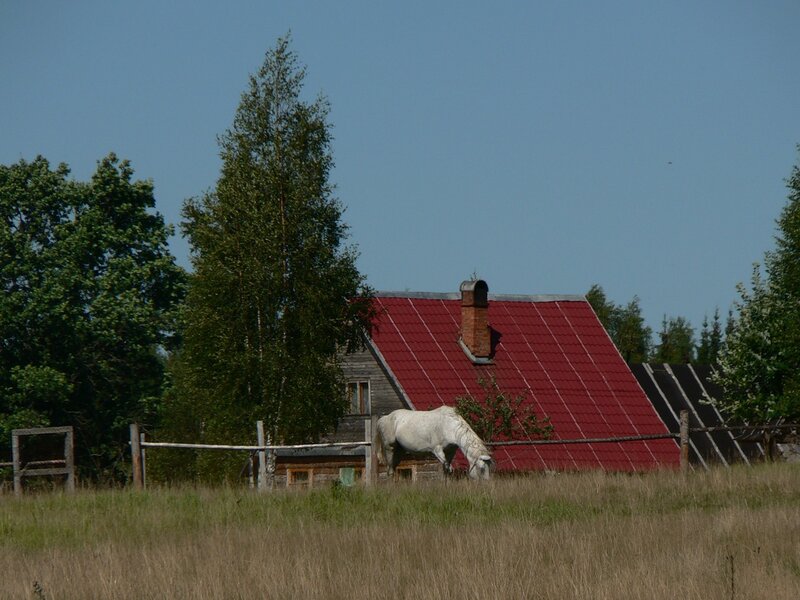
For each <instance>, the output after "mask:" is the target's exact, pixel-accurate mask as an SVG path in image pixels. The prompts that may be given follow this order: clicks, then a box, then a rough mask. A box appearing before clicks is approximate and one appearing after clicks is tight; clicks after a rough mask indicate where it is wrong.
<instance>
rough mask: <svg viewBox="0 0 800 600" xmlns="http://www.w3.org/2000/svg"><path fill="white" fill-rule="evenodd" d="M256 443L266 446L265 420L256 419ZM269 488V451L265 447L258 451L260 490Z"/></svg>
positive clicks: (263, 490)
mask: <svg viewBox="0 0 800 600" xmlns="http://www.w3.org/2000/svg"><path fill="white" fill-rule="evenodd" d="M256 443H257V444H258V445H259V446H264V445H265V442H264V421H256ZM266 490H267V451H266V450H264V449H263V448H262V449H261V450H259V451H258V491H259V492H265V491H266Z"/></svg>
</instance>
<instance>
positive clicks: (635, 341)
mask: <svg viewBox="0 0 800 600" xmlns="http://www.w3.org/2000/svg"><path fill="white" fill-rule="evenodd" d="M586 300H587V302H589V304H591V306H592V309H593V310H594V312H595V314H596V315H597V318H598V319H599V320H600V323H601V324H602V325H603V327H605V329H606V331H607V332H608V335H609V337H610V338H611V340H612V341H613V342H614V345H616V347H617V349H618V350H619V352H620V354H622V357H623V358H624V359H625V360H626V361H627V362H630V363H641V362H645V361H647V359H648V356H649V355H650V338H651V336H652V330H651V329H650V328H649V327H647V326H646V325H645V324H644V317H643V316H642V309H641V306H640V305H639V298H638V296H634V297H633V299H632V300H631V301H630V302H628V304H627V305H625V306H618V305H616V304H615V303H614V302H612V301H611V300H608V299H607V297H606V294H605V292H604V291H603V288H602V287H601V286H600V285H598V284H593V285H592V287H591V288H589V291H588V292H587V293H586Z"/></svg>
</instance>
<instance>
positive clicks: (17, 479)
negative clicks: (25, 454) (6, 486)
mask: <svg viewBox="0 0 800 600" xmlns="http://www.w3.org/2000/svg"><path fill="white" fill-rule="evenodd" d="M11 455H12V458H11V460H12V461H13V462H14V466H13V469H14V495H15V496H21V495H22V462H21V459H20V455H19V436H18V435H14V434H12V437H11Z"/></svg>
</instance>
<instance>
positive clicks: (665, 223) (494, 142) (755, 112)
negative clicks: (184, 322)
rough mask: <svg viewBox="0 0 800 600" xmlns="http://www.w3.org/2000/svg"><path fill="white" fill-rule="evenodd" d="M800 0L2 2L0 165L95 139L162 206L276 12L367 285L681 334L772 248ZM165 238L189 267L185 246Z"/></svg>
mask: <svg viewBox="0 0 800 600" xmlns="http://www.w3.org/2000/svg"><path fill="white" fill-rule="evenodd" d="M798 23H800V3H798V2H796V0H787V1H777V0H776V1H770V2H739V1H735V0H732V1H706V2H694V1H681V0H678V1H673V2H668V3H655V2H577V1H575V2H566V1H565V2H555V1H553V2H498V3H484V2H402V3H394V4H390V3H377V2H348V3H343V2H341V3H334V2H310V1H309V2H296V3H288V2H237V3H220V2H207V1H194V2H188V1H173V2H155V1H150V0H140V1H137V2H126V3H122V2H107V1H106V2H95V1H76V2H61V1H49V2H45V1H42V2H23V1H21V0H20V1H14V0H0V56H3V61H2V63H0V163H2V164H12V163H15V162H17V161H19V160H20V159H23V158H24V159H26V160H31V159H33V158H34V157H35V156H36V155H37V154H42V155H43V156H45V157H46V158H48V159H49V160H50V161H51V163H53V164H55V163H58V162H62V161H63V162H66V163H68V164H69V165H70V167H71V168H72V172H73V175H74V176H75V177H76V178H78V179H83V180H85V179H88V178H89V177H90V176H91V173H92V172H93V171H94V168H95V165H96V161H97V160H98V159H100V158H101V157H103V156H105V155H106V154H107V153H108V152H109V151H114V152H116V153H117V154H118V155H119V156H121V157H124V158H128V159H130V160H131V162H132V165H133V168H134V169H135V171H136V177H137V178H141V179H152V180H153V181H154V184H155V190H156V202H157V209H158V210H159V211H160V212H161V213H162V214H163V215H164V216H165V218H166V220H167V221H169V222H171V223H178V222H179V220H180V207H181V204H182V202H183V200H184V199H186V198H188V197H191V196H197V195H199V194H201V193H202V192H203V191H205V190H207V189H209V188H211V187H213V186H214V184H215V181H216V179H217V176H218V173H219V167H220V161H219V157H218V147H217V144H216V136H217V135H218V134H220V133H222V132H223V131H224V130H225V129H226V128H228V127H229V126H230V125H231V123H232V120H233V115H234V112H235V110H236V106H237V104H238V101H239V96H240V94H241V93H242V92H243V91H244V89H245V87H246V85H247V78H248V75H249V74H250V73H252V72H254V71H255V70H256V69H257V68H258V67H259V66H260V64H261V63H262V61H263V57H264V53H265V51H266V50H267V49H268V48H270V47H272V46H273V45H274V44H275V40H276V39H277V38H278V37H279V36H281V35H283V34H285V33H286V32H287V31H290V30H291V33H292V39H293V49H294V50H295V51H296V52H297V53H298V55H299V57H300V59H301V61H302V62H303V63H305V64H306V65H307V67H308V76H307V79H306V92H307V94H308V98H309V99H312V98H313V97H315V96H316V95H317V94H318V93H323V94H325V95H326V96H327V97H328V99H329V100H330V102H331V106H332V111H331V115H330V120H331V122H332V124H333V126H334V129H333V133H334V137H335V139H334V144H333V151H334V156H335V160H336V169H335V171H334V173H333V181H334V182H335V183H336V184H337V196H338V197H339V198H340V200H341V201H342V202H343V203H344V205H345V206H346V207H347V211H346V213H345V220H346V221H347V222H348V223H349V224H350V226H351V241H352V242H353V243H355V244H357V246H358V247H359V249H360V251H361V257H360V259H359V267H360V268H361V270H362V271H363V272H364V273H365V274H366V275H367V277H368V281H369V283H370V284H371V285H372V286H373V287H375V288H376V289H379V290H414V291H435V292H442V291H456V290H457V288H458V284H459V283H460V281H461V280H463V279H465V278H467V277H469V276H470V275H471V274H472V273H473V272H477V273H478V274H479V275H480V276H481V277H482V278H484V279H486V280H487V282H488V283H489V288H490V291H492V292H496V293H514V294H544V293H555V294H559V293H564V294H575V293H585V292H586V291H587V290H588V289H589V286H590V285H591V284H592V283H600V284H601V285H602V286H603V287H604V288H605V290H606V292H607V294H608V296H609V297H610V298H611V299H612V300H614V301H616V302H620V303H624V302H627V301H628V300H630V299H631V298H632V297H633V296H634V294H636V295H638V296H639V297H640V299H641V304H642V308H643V310H644V313H645V316H646V317H647V320H648V322H649V323H650V325H651V326H653V328H654V329H656V328H657V327H658V325H659V324H660V321H661V317H662V316H663V315H664V314H667V315H675V316H677V315H681V316H685V317H687V318H689V319H690V320H691V321H692V323H693V324H694V325H695V326H696V327H697V328H698V329H699V326H700V323H701V321H702V319H703V316H704V314H706V313H708V314H710V313H712V312H713V310H714V308H715V307H717V306H719V307H720V309H721V311H722V312H723V313H725V312H726V311H727V309H728V307H729V306H730V305H731V303H732V301H733V300H734V299H735V298H736V291H735V286H736V284H737V282H740V281H748V280H749V277H750V272H751V268H752V263H753V262H754V261H759V260H761V258H762V256H763V253H764V252H765V251H766V250H769V249H770V248H772V247H773V237H774V234H775V219H776V218H777V216H778V214H779V212H780V209H781V207H782V206H783V205H784V203H785V201H786V189H785V184H784V179H785V178H786V177H787V176H788V175H789V173H790V171H791V168H792V165H794V164H796V163H797V162H798V160H799V159H800V157H799V156H798V153H797V151H796V144H797V143H799V142H800V112H799V111H798V108H799V107H800V77H798V76H797V59H798V57H800V36H798V35H797V24H798ZM172 248H173V251H174V253H175V254H176V256H177V258H178V260H179V262H180V263H181V264H183V265H184V266H188V258H187V254H188V248H187V245H186V243H185V241H184V240H182V239H180V238H179V237H176V238H175V239H174V240H173V242H172Z"/></svg>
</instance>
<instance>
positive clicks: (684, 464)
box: [681, 410, 689, 473]
mask: <svg viewBox="0 0 800 600" xmlns="http://www.w3.org/2000/svg"><path fill="white" fill-rule="evenodd" d="M688 472H689V411H688V410H682V411H681V473H688Z"/></svg>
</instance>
